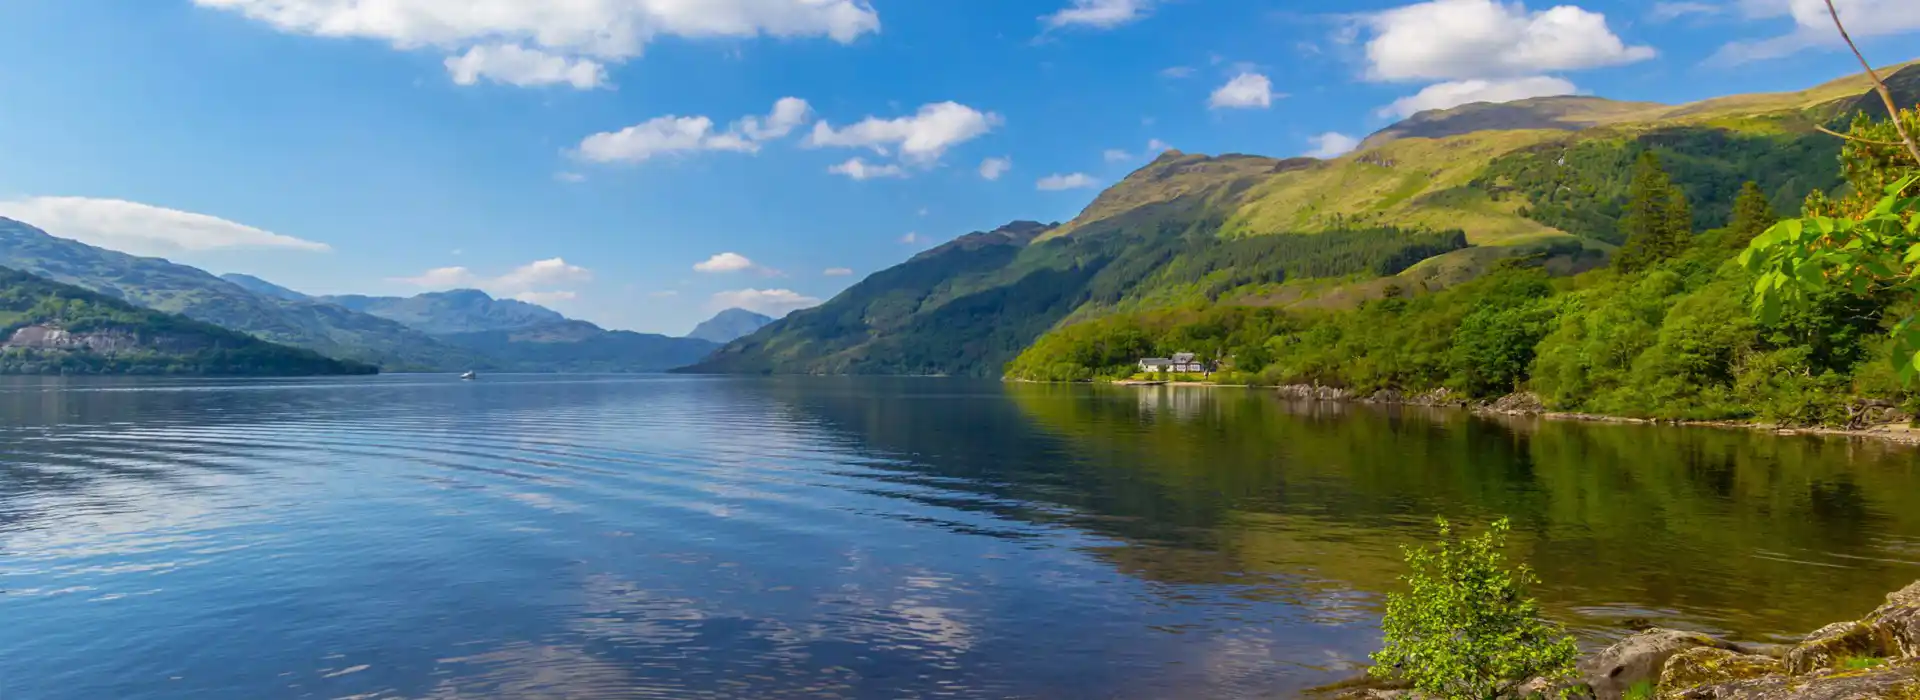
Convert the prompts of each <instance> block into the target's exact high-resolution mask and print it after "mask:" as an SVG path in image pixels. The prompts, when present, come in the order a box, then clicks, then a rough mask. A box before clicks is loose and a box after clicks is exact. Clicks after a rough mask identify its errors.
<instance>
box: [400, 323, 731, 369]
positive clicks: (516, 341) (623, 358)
mask: <svg viewBox="0 0 1920 700" xmlns="http://www.w3.org/2000/svg"><path fill="white" fill-rule="evenodd" d="M436 337H437V338H439V339H440V340H442V341H443V342H446V343H448V344H450V345H453V346H455V347H461V348H466V349H469V350H472V351H474V352H476V353H479V354H481V355H485V356H486V357H488V358H490V359H491V361H492V362H491V364H490V365H488V366H489V367H492V368H495V369H499V370H505V371H509V372H589V373H624V372H664V371H667V370H670V369H674V368H676V367H684V366H686V365H689V364H692V363H694V362H697V361H699V360H700V359H701V358H703V357H706V356H707V354H708V353H711V352H713V351H714V349H715V348H718V347H720V344H719V343H714V342H711V341H707V340H701V339H699V338H669V337H667V336H664V335H653V334H649V333H634V332H631V331H610V330H606V329H604V328H601V327H599V326H596V325H593V324H591V323H587V322H586V321H569V320H562V321H560V322H557V323H546V324H541V325H536V326H531V327H527V328H519V329H515V330H498V331H481V332H476V333H450V334H445V335H440V336H436Z"/></svg>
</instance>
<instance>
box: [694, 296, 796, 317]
mask: <svg viewBox="0 0 1920 700" xmlns="http://www.w3.org/2000/svg"><path fill="white" fill-rule="evenodd" d="M709 303H710V305H711V306H712V308H714V309H746V310H748V311H752V312H754V313H759V314H766V315H768V316H773V317H776V318H777V317H780V316H785V315H787V314H790V313H793V312H794V311H797V310H800V309H805V308H809V307H814V306H819V305H820V299H818V298H816V297H810V296H805V295H802V294H800V293H799V292H795V291H793V290H791V289H736V290H732V291H726V292H720V293H718V294H714V295H713V299H712V300H711V301H710V302H709Z"/></svg>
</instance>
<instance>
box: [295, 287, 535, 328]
mask: <svg viewBox="0 0 1920 700" xmlns="http://www.w3.org/2000/svg"><path fill="white" fill-rule="evenodd" d="M317 300H318V301H323V302H327V303H330V304H336V305H339V306H344V307H346V308H348V309H351V310H353V311H358V312H360V313H364V314H370V315H373V316H378V317H380V318H384V319H387V320H390V321H396V322H399V323H401V324H404V325H406V326H407V327H409V328H412V329H414V330H417V331H421V332H423V333H427V334H430V335H445V334H449V333H483V332H487V331H510V330H519V329H522V328H530V327H533V326H539V325H543V324H550V323H559V322H562V321H565V320H567V317H565V316H561V315H560V314H559V313H558V312H556V311H554V310H552V309H548V308H546V307H544V306H539V305H537V304H529V303H527V302H524V301H519V300H516V299H495V298H493V297H492V296H489V295H488V294H487V293H486V292H482V291H480V290H478V289H456V290H453V291H448V292H428V293H426V294H419V295H415V296H411V297H369V296H360V295H357V294H350V295H342V296H328V297H318V298H317Z"/></svg>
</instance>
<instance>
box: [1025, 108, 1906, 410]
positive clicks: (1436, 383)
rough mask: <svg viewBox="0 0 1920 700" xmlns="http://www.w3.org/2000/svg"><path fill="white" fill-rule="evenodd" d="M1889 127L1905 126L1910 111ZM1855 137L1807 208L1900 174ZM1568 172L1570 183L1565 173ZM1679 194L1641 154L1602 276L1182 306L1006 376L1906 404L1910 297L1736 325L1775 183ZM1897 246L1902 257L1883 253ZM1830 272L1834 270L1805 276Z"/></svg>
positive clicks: (1522, 271)
mask: <svg viewBox="0 0 1920 700" xmlns="http://www.w3.org/2000/svg"><path fill="white" fill-rule="evenodd" d="M1903 118H1904V119H1907V120H1909V121H1910V122H1913V121H1915V120H1916V118H1915V117H1914V115H1913V113H1912V112H1911V111H1908V112H1905V113H1904V114H1903ZM1851 132H1852V133H1853V134H1854V135H1855V138H1857V139H1865V141H1860V140H1856V141H1848V142H1846V145H1845V146H1844V148H1842V149H1840V152H1839V157H1838V159H1839V164H1840V166H1841V167H1840V168H1838V173H1839V174H1838V176H1837V177H1836V178H1835V179H1836V180H1837V181H1838V182H1839V183H1840V184H1839V186H1838V187H1836V188H1834V191H1833V193H1832V194H1829V193H1828V192H1827V191H1826V190H1824V189H1814V190H1812V191H1811V192H1810V193H1809V194H1808V195H1807V197H1806V204H1805V209H1806V212H1807V213H1808V214H1809V215H1821V214H1822V213H1825V214H1828V215H1842V216H1846V215H1851V216H1855V217H1858V216H1862V215H1864V214H1866V213H1868V212H1871V211H1873V210H1874V207H1875V206H1876V205H1878V203H1879V202H1880V201H1881V199H1882V192H1883V190H1884V189H1885V188H1886V186H1887V185H1888V184H1889V183H1893V182H1895V181H1897V180H1899V178H1900V177H1902V176H1905V175H1907V174H1910V173H1913V172H1915V168H1914V167H1913V166H1912V165H1911V163H1910V162H1909V161H1906V160H1903V158H1902V156H1903V154H1902V153H1901V152H1900V149H1898V148H1897V147H1894V146H1889V145H1886V144H1889V143H1893V141H1891V139H1892V138H1893V137H1894V134H1893V130H1892V128H1891V126H1889V124H1888V123H1887V122H1884V121H1882V122H1875V121H1872V120H1871V119H1868V118H1867V117H1866V116H1864V115H1861V116H1859V117H1858V118H1857V119H1856V121H1855V122H1854V123H1853V126H1852V129H1851ZM1827 138H1830V139H1831V138H1832V137H1827ZM1833 140H1834V141H1839V140H1840V139H1833ZM1609 163H1610V164H1609V165H1608V166H1607V167H1609V168H1612V167H1613V165H1612V164H1611V163H1612V161H1609ZM1568 165H1569V168H1571V169H1573V170H1575V171H1576V172H1577V171H1578V162H1577V161H1571V160H1570V161H1569V162H1568ZM1827 167H1828V168H1829V169H1832V165H1831V164H1830V165H1828V166H1827ZM1576 179H1577V178H1576ZM1793 180H1794V181H1797V182H1805V181H1808V180H1809V177H1808V176H1804V175H1802V176H1795V178H1793ZM1678 182H1679V179H1678V178H1674V177H1672V176H1671V175H1670V174H1669V173H1668V171H1667V169H1666V167H1665V166H1664V165H1663V163H1662V160H1661V158H1660V157H1659V156H1657V155H1655V153H1654V152H1652V151H1642V152H1641V153H1639V154H1638V155H1637V156H1635V160H1634V167H1633V175H1632V176H1631V177H1630V178H1629V179H1628V181H1627V184H1626V187H1625V188H1624V190H1623V192H1624V195H1623V197H1622V201H1620V202H1619V203H1618V205H1617V207H1607V208H1606V209H1607V211H1609V212H1617V215H1614V216H1611V220H1615V221H1617V222H1618V223H1617V224H1616V226H1617V231H1618V233H1617V239H1616V240H1618V241H1619V242H1620V244H1621V249H1620V251H1619V253H1618V254H1617V255H1616V256H1615V259H1614V263H1613V264H1612V266H1610V267H1609V268H1607V269H1602V270H1595V271H1591V272H1587V273H1584V274H1581V275H1577V276H1574V277H1571V278H1564V277H1563V278H1556V277H1553V276H1550V275H1549V274H1547V272H1546V271H1544V270H1543V269H1541V267H1540V265H1539V259H1538V256H1534V257H1532V258H1528V257H1520V258H1512V259H1508V260H1505V261H1502V262H1501V263H1500V264H1498V265H1497V266H1496V268H1495V269H1494V270H1493V271H1491V272H1490V273H1489V274H1487V275H1485V276H1483V277H1481V278H1480V279H1477V280H1474V281H1471V282H1468V283H1465V284H1461V285H1459V286H1456V287H1453V288H1450V289H1446V290H1443V291H1440V292H1437V293H1431V294H1408V293H1405V291H1404V290H1399V289H1392V288H1390V289H1388V290H1387V293H1386V294H1385V298H1382V299H1377V300H1373V301H1369V302H1366V303H1364V304H1362V305H1361V306H1359V308H1356V309H1350V310H1337V311H1279V310H1276V309H1272V308H1261V307H1251V306H1206V305H1189V306H1185V307H1179V308H1170V309H1161V310H1153V311H1145V312H1139V313H1132V314H1121V315H1115V316H1111V317H1108V318H1102V319H1098V320H1095V321H1091V322H1088V323H1083V324H1076V325H1071V326H1067V327H1064V328H1060V329H1057V330H1055V331H1054V332H1051V333H1049V334H1048V335H1046V336H1045V337H1042V338H1041V339H1040V340H1039V341H1038V342H1036V343H1035V344H1034V346H1033V347H1032V348H1031V349H1029V350H1028V351H1027V352H1025V353H1023V354H1022V355H1021V356H1020V357H1018V358H1016V359H1015V360H1014V361H1013V362H1012V363H1010V364H1009V365H1008V372H1007V374H1008V376H1009V377H1012V378H1017V379H1026V380H1037V381H1093V380H1112V379H1120V378H1125V377H1127V376H1130V375H1132V373H1133V370H1134V367H1133V363H1134V361H1135V360H1136V359H1137V358H1139V357H1143V356H1150V355H1161V356H1164V355H1165V354H1167V353H1172V352H1180V351H1186V352H1195V353H1198V354H1199V355H1200V356H1201V357H1202V358H1203V359H1206V360H1211V361H1216V362H1220V363H1221V364H1222V366H1223V368H1225V371H1223V372H1222V373H1221V374H1220V375H1218V376H1217V377H1216V380H1217V381H1219V382H1220V383H1227V384H1235V383H1239V384H1261V385H1281V384H1314V385H1323V386H1333V387H1341V388H1346V389H1349V390H1351V391H1353V392H1355V393H1358V394H1362V395H1365V394H1371V393H1374V392H1379V391H1385V390H1393V391H1399V392H1403V393H1408V394H1412V393H1421V392H1430V391H1434V390H1442V389H1444V390H1447V391H1449V392H1454V393H1456V394H1458V395H1463V396H1466V397H1471V398H1478V399H1491V398H1495V397H1498V396H1501V395H1504V394H1508V393H1511V392H1515V391H1530V392H1533V393H1534V394H1536V395H1538V396H1539V398H1540V399H1541V400H1542V402H1543V403H1544V404H1545V405H1546V406H1547V407H1549V408H1552V409H1557V410H1565V411H1580V412H1590V413H1601V414H1609V415H1619V416H1629V417H1646V418H1666V419H1703V420H1710V419H1743V418H1758V419H1763V420H1768V421H1776V422H1781V423H1790V424H1828V425H1844V424H1848V423H1850V422H1853V421H1855V420H1857V418H1858V416H1859V415H1861V412H1862V407H1863V405H1867V404H1876V405H1878V404H1884V403H1896V404H1907V408H1909V409H1911V408H1912V405H1911V404H1912V403H1913V399H1914V394H1913V392H1911V391H1910V390H1909V389H1908V388H1907V387H1906V385H1905V384H1903V382H1902V379H1901V371H1900V370H1899V368H1896V367H1894V366H1891V365H1889V364H1888V363H1887V362H1886V361H1885V358H1886V357H1887V354H1888V352H1889V347H1888V346H1889V344H1890V342H1892V341H1891V340H1889V338H1888V331H1889V330H1890V329H1892V328H1893V326H1894V324H1895V323H1896V322H1897V321H1898V320H1899V319H1901V318H1902V317H1904V316H1906V314H1905V313H1904V312H1899V310H1900V309H1904V308H1905V305H1907V304H1909V303H1910V302H1911V300H1912V298H1913V290H1912V289H1910V288H1908V287H1906V286H1903V285H1900V284H1892V283H1870V282H1868V281H1865V280H1863V281H1861V282H1858V283H1843V282H1836V283H1832V284H1827V283H1821V284H1811V282H1810V284H1809V286H1807V287H1806V288H1805V289H1804V292H1803V293H1801V294H1798V295H1797V296H1795V297H1794V300H1795V301H1797V302H1798V303H1794V304H1791V305H1787V306H1785V307H1782V306H1781V305H1779V304H1777V303H1775V304H1772V305H1771V308H1774V309H1775V310H1776V313H1771V314H1759V315H1755V314H1752V313H1749V309H1750V308H1753V307H1754V303H1755V300H1756V297H1755V295H1754V284H1755V281H1756V279H1757V276H1756V275H1757V273H1759V272H1760V270H1759V269H1758V268H1756V267H1755V266H1754V265H1753V264H1750V263H1743V261H1742V260H1741V259H1740V258H1741V251H1743V250H1744V249H1746V248H1747V247H1748V245H1749V242H1750V241H1753V240H1754V239H1755V238H1756V237H1759V236H1760V235H1761V234H1762V233H1763V232H1766V231H1768V230H1769V229H1770V228H1771V227H1773V226H1774V224H1775V223H1776V219H1777V218H1778V217H1777V207H1776V206H1775V204H1774V200H1775V199H1776V197H1777V191H1778V186H1776V187H1775V188H1774V189H1775V190H1776V192H1775V193H1769V191H1768V188H1767V187H1765V186H1763V185H1761V184H1759V183H1756V182H1747V183H1745V184H1744V185H1742V186H1741V187H1738V188H1736V191H1737V192H1738V195H1737V196H1736V197H1735V198H1734V201H1732V202H1731V203H1730V204H1728V205H1726V207H1725V211H1726V214H1725V217H1726V218H1725V220H1724V221H1725V223H1724V225H1721V226H1718V227H1716V228H1713V229H1710V230H1706V231H1699V230H1698V229H1697V228H1696V226H1695V222H1697V221H1698V220H1699V217H1698V215H1697V212H1698V211H1699V208H1698V207H1695V206H1693V205H1692V202H1691V200H1690V197H1689V195H1688V194H1687V192H1688V190H1687V189H1685V188H1684V187H1682V186H1681V185H1679V184H1677V183H1678ZM1889 206H1891V205H1889ZM1896 218H1897V219H1898V221H1899V222H1905V223H1903V224H1902V225H1903V226H1908V227H1910V225H1911V222H1912V220H1913V219H1912V217H1911V214H1910V213H1909V214H1908V215H1906V216H1905V217H1904V218H1900V217H1898V216H1897V215H1896ZM1829 228H1831V224H1829ZM1844 244H1845V241H1842V242H1841V245H1843V246H1844ZM1857 247H1858V246H1856V248H1857ZM1907 252H1908V251H1907V249H1906V248H1904V247H1903V248H1900V249H1899V250H1898V251H1897V253H1898V255H1896V259H1898V257H1899V256H1900V255H1906V254H1907ZM1908 257H1911V256H1908ZM1912 262H1913V261H1912V260H1908V263H1912ZM1827 264H1828V266H1829V267H1844V266H1848V265H1851V266H1853V267H1861V268H1863V269H1864V267H1865V266H1866V263H1864V262H1862V261H1856V260H1852V259H1848V260H1840V261H1835V260H1831V259H1828V260H1827ZM1882 267H1886V266H1885V265H1882ZM1883 271H1885V272H1892V271H1891V270H1883ZM1827 277H1834V275H1831V274H1830V275H1827V276H1826V277H1822V276H1821V275H1819V274H1814V275H1812V277H1811V278H1810V280H1813V279H1818V280H1825V279H1826V278H1827ZM1902 328H1903V329H1905V328H1907V326H1902ZM1908 357H1909V358H1911V357H1912V353H1911V352H1909V353H1908ZM1909 365H1911V362H1909Z"/></svg>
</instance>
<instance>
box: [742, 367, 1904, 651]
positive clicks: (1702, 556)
mask: <svg viewBox="0 0 1920 700" xmlns="http://www.w3.org/2000/svg"><path fill="white" fill-rule="evenodd" d="M839 386H840V387H841V389H840V390H838V391H824V392H823V391H818V390H817V389H818V388H819V387H818V385H817V384H814V383H811V382H801V381H795V382H791V383H781V382H775V383H774V384H772V385H770V386H769V387H767V390H768V391H770V392H771V395H772V396H773V397H774V398H777V399H779V400H780V401H781V402H782V403H786V404H788V405H789V406H792V407H793V408H794V409H795V410H796V411H797V412H798V413H800V414H804V415H807V416H811V417H814V418H815V419H818V420H821V421H824V422H825V423H827V424H829V425H831V426H832V427H833V428H835V429H837V430H840V431H844V432H846V433H848V434H850V435H852V436H854V437H857V439H858V441H859V443H860V447H861V448H863V449H865V450H868V451H872V452H875V453H879V454H884V455H889V456H892V457H894V458H897V459H898V460H899V461H898V463H897V464H894V465H893V466H892V468H894V469H897V470H899V471H900V472H901V473H902V474H903V478H912V479H919V480H923V481H926V482H927V483H936V484H938V485H940V486H941V487H942V488H944V489H955V490H961V491H966V492H970V493H975V494H983V495H988V496H991V497H992V498H993V500H992V501H991V502H992V503H994V504H997V505H995V506H992V507H991V508H990V509H991V510H993V511H995V512H996V513H997V514H998V515H1001V516H1003V517H1011V518H1018V519H1022V520H1027V521H1034V522H1053V523H1062V524H1068V525H1071V526H1073V527H1076V528H1081V529H1084V530H1086V531H1089V532H1092V533H1096V534H1099V535H1103V536H1107V537H1112V538H1116V540H1117V542H1116V544H1115V545H1113V546H1111V547H1106V548H1102V549H1100V550H1098V553H1099V555H1100V556H1102V557H1104V558H1106V559H1108V560H1109V561H1111V562H1112V563H1113V564H1114V565H1115V566H1116V567H1118V568H1120V569H1122V570H1124V571H1127V572H1129V573H1132V574H1134V575H1138V576H1141V577H1143V578H1146V579H1149V580H1155V581H1163V582H1168V583H1198V584H1222V585H1245V586H1246V588H1245V589H1244V591H1243V594H1244V595H1247V596H1255V597H1279V598H1283V599H1298V601H1299V602H1303V603H1304V602H1306V601H1316V600H1317V601H1322V604H1324V601H1326V600H1329V599H1330V597H1331V598H1341V599H1344V598H1345V597H1350V595H1348V594H1351V593H1353V592H1369V593H1371V592H1378V591H1381V590H1386V589H1389V588H1391V587H1392V586H1393V585H1394V584H1393V580H1394V577H1396V576H1398V575H1399V574H1400V573H1401V572H1402V567H1401V564H1400V558H1399V552H1398V546H1399V545H1400V544H1403V543H1411V542H1415V541H1418V540H1421V539H1424V538H1427V537H1429V536H1430V531H1431V525H1430V522H1431V518H1432V517H1433V516H1435V515H1441V514H1444V515H1447V516H1449V517H1453V518H1456V519H1463V520H1469V521H1476V522H1478V521H1485V520H1488V519H1491V518H1494V517H1498V516H1500V515H1511V516H1512V517H1513V518H1514V521H1515V529H1516V537H1515V541H1516V545H1517V546H1518V547H1519V550H1520V553H1522V554H1523V555H1524V556H1526V558H1527V559H1528V560H1529V561H1530V562H1531V563H1532V564H1533V565H1534V566H1535V567H1536V568H1538V569H1539V570H1540V571H1541V573H1542V577H1543V579H1544V580H1545V584H1544V586H1543V590H1542V593H1543V595H1544V596H1545V597H1546V598H1547V599H1548V600H1549V601H1550V602H1551V603H1552V604H1553V605H1554V606H1555V607H1556V608H1559V609H1561V610H1563V611H1564V610H1569V609H1577V610H1579V611H1580V612H1581V613H1582V614H1583V615H1585V616H1587V617H1588V618H1589V619H1590V621H1591V622H1592V623H1593V624H1596V625H1615V624H1617V622H1618V618H1621V617H1626V616H1646V617H1652V618H1654V619H1656V620H1660V619H1663V618H1664V619H1667V620H1668V621H1669V622H1672V623H1679V624H1689V625H1693V626H1704V627H1714V628H1721V629H1725V630H1727V631H1730V632H1732V633H1735V634H1740V635H1746V636H1764V635H1768V634H1773V633H1783V632H1784V633H1797V632H1804V631H1805V630H1807V629H1811V628H1813V627H1817V626H1819V625H1820V624H1824V623H1825V622H1827V621H1831V620H1835V619H1842V618H1844V617H1846V616H1848V615H1852V614H1857V612H1858V611H1859V610H1861V609H1867V608H1871V607H1872V606H1873V605H1874V604H1875V603H1876V602H1877V601H1878V600H1879V599H1880V597H1881V596H1882V595H1884V594H1885V592H1886V591H1888V590H1893V589H1895V588H1898V587H1899V586H1901V585H1904V584H1905V583H1907V582H1910V581H1912V580H1913V579H1914V578H1916V577H1920V468H1916V460H1915V458H1914V453H1913V452H1912V451H1911V450H1908V449H1906V448H1899V447H1894V446H1887V445H1879V444H1871V443H1857V442H1847V441H1841V440H1831V439H1819V438H1802V437H1791V438H1783V437H1776V436H1771V435H1766V434H1763V433H1756V432H1746V431H1731V430H1708V429H1680V428H1666V427H1649V426H1635V425H1610V424H1581V423H1569V422H1545V421H1537V420H1531V419H1499V420H1493V419H1486V418H1480V417H1473V416H1469V415H1467V414H1464V413H1460V412H1454V411H1437V410H1427V409H1417V408H1399V409H1390V408H1382V407H1371V406H1358V405H1344V404H1324V403H1322V404H1313V403H1294V402H1287V401H1282V400H1280V399H1278V398H1277V397H1274V396H1273V395H1271V394H1270V393H1268V392H1260V391H1241V390H1221V389H1194V388H1182V387H1152V388H1145V389H1141V388H1113V387H1086V386H1046V385H1007V386H1005V387H1004V388H999V387H997V386H993V387H988V386H984V385H982V386H981V387H979V388H978V393H969V394H967V395H966V396H964V397H963V398H954V397H953V396H951V394H955V393H967V392H956V391H955V387H956V386H959V385H955V384H945V383H937V382H925V381H921V382H919V383H917V384H916V383H915V382H913V381H902V382H900V383H897V384H888V383H885V382H882V383H867V384H857V383H847V384H842V385H839ZM876 392H877V393H876ZM941 393H947V394H950V395H949V396H946V397H942V396H940V394H941ZM1001 395H1004V396H1001Z"/></svg>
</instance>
